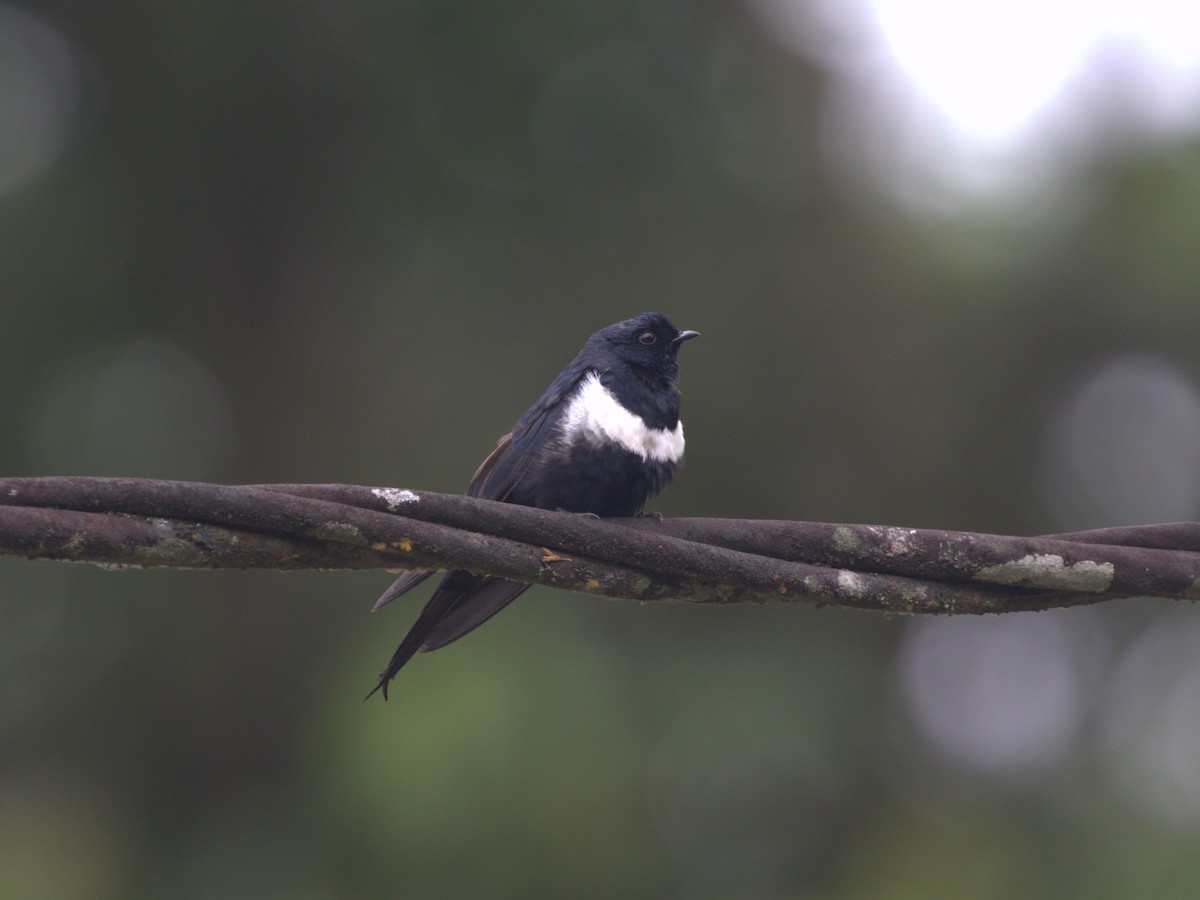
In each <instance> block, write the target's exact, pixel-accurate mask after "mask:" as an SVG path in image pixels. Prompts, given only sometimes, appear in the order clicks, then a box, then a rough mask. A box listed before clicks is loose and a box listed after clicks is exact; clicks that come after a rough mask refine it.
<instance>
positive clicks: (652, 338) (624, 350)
mask: <svg viewBox="0 0 1200 900" xmlns="http://www.w3.org/2000/svg"><path fill="white" fill-rule="evenodd" d="M699 335H700V333H699V332H697V331H680V330H679V329H678V328H676V327H675V326H674V325H672V324H671V320H670V319H668V318H667V317H666V316H664V315H663V314H662V313H656V312H652V313H642V314H641V315H640V316H634V317H633V318H632V319H626V320H625V321H623V322H618V323H617V324H616V325H609V326H608V327H607V328H604V329H601V330H600V331H598V332H596V333H595V334H594V335H592V338H591V341H589V343H591V344H593V345H594V347H595V349H596V350H597V351H598V352H599V353H601V354H603V355H605V356H608V357H612V358H615V359H616V360H618V361H620V362H622V363H625V364H626V365H629V366H632V367H633V368H635V369H641V370H644V371H647V372H651V373H654V374H661V375H667V376H670V377H673V376H674V375H675V374H676V373H677V372H678V362H677V361H676V357H677V355H678V353H679V347H680V345H681V344H682V343H683V342H684V341H687V340H691V339H692V338H694V337H699Z"/></svg>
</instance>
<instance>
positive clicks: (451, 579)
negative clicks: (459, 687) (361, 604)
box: [363, 570, 529, 700]
mask: <svg viewBox="0 0 1200 900" xmlns="http://www.w3.org/2000/svg"><path fill="white" fill-rule="evenodd" d="M430 574H432V573H430V572H409V573H406V574H405V575H402V576H401V577H400V578H399V579H397V580H396V582H395V583H393V585H392V586H391V587H390V588H388V590H387V591H386V592H385V593H384V595H383V596H382V597H380V598H379V601H378V602H377V603H376V604H375V609H378V608H379V607H380V606H383V605H385V604H386V603H390V602H391V601H392V600H394V599H395V598H396V597H399V596H400V595H401V594H402V593H404V592H405V591H408V590H410V589H411V588H413V587H415V586H416V585H418V584H420V583H421V582H422V581H424V580H425V579H426V578H428V577H429V575H430ZM402 582H403V583H402ZM528 588H529V585H528V584H526V583H524V582H521V581H509V580H507V579H505V578H494V577H492V576H490V575H485V576H480V575H472V574H471V573H469V572H465V571H461V570H460V571H455V572H450V573H448V574H447V575H446V577H445V578H443V579H442V581H441V583H440V584H439V585H438V586H437V589H436V590H435V591H434V592H433V596H432V597H430V598H429V602H428V603H426V604H425V608H424V609H422V610H421V614H420V615H419V616H417V620H416V621H415V622H414V623H413V625H412V627H411V628H410V629H409V630H408V634H406V635H405V636H404V640H402V641H401V642H400V646H399V647H397V648H396V652H395V653H394V654H392V659H391V661H390V662H389V663H388V665H387V668H386V669H384V670H383V671H382V672H381V673H380V675H379V683H378V684H377V685H375V687H374V688H372V689H371V692H370V693H369V694H367V696H366V697H364V698H363V699H364V700H369V699H370V698H371V697H372V696H374V695H375V693H376V691H379V692H382V694H383V699H384V700H386V699H387V697H388V683H389V682H391V680H392V679H393V678H395V677H396V673H398V672H399V671H400V670H401V669H402V668H404V665H405V663H407V662H408V661H409V660H410V659H412V658H413V656H414V655H416V653H417V652H418V651H421V652H427V651H430V650H438V649H440V648H442V647H445V646H446V645H447V644H452V643H454V641H456V640H458V639H459V638H460V637H462V636H463V635H465V634H468V633H470V632H472V631H474V630H475V629H476V628H478V627H479V626H480V625H482V624H483V623H484V622H486V621H487V620H488V619H490V618H491V617H492V616H494V615H495V614H496V613H498V612H500V610H502V609H504V607H506V606H508V604H510V603H512V602H513V600H515V599H517V597H519V596H520V595H521V594H523V593H524V592H525V591H526V590H527V589H528Z"/></svg>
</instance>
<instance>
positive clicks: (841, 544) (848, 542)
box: [833, 525, 860, 551]
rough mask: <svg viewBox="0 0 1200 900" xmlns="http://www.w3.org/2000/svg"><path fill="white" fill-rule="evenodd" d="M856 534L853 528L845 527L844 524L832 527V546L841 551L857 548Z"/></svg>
mask: <svg viewBox="0 0 1200 900" xmlns="http://www.w3.org/2000/svg"><path fill="white" fill-rule="evenodd" d="M859 544H860V542H859V540H858V535H857V534H855V533H854V529H853V528H847V527H846V526H845V525H839V526H838V527H837V528H835V529H833V546H834V547H836V548H837V549H838V550H841V551H848V550H857V549H858V547H859Z"/></svg>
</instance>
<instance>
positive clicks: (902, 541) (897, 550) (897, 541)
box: [883, 526, 916, 556]
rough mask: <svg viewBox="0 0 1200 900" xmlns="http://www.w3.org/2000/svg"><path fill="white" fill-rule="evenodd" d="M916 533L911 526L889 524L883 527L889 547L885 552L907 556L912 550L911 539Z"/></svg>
mask: <svg viewBox="0 0 1200 900" xmlns="http://www.w3.org/2000/svg"><path fill="white" fill-rule="evenodd" d="M914 534H916V532H915V531H914V530H913V529H911V528H896V527H894V526H889V527H886V528H884V529H883V538H884V540H885V541H886V542H887V548H886V550H885V551H884V552H886V553H887V554H888V556H905V555H906V554H908V553H911V552H912V549H913V548H912V546H911V545H910V544H909V539H910V538H912V536H913V535H914Z"/></svg>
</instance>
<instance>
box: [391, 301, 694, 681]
mask: <svg viewBox="0 0 1200 900" xmlns="http://www.w3.org/2000/svg"><path fill="white" fill-rule="evenodd" d="M693 337H696V332H694V331H680V330H679V329H677V328H676V327H675V326H674V325H672V324H671V322H670V321H669V320H668V319H667V317H666V316H664V315H662V314H661V313H643V314H642V315H640V316H635V317H634V318H632V319H626V320H625V321H623V322H618V323H617V324H615V325H610V326H609V327H608V328H604V329H601V330H600V331H598V332H596V333H595V334H594V335H592V336H591V337H590V338H588V340H587V343H585V344H584V345H583V349H581V350H580V351H579V354H578V355H577V356H576V357H575V359H573V360H572V361H571V362H570V363H569V364H568V365H567V367H566V368H565V369H563V370H562V372H560V373H559V375H558V377H557V378H555V379H554V381H553V383H552V384H551V385H550V387H548V388H547V389H546V391H545V393H543V394H542V396H541V397H540V398H538V401H537V402H536V403H535V404H534V405H533V406H531V407H530V408H529V409H528V410H527V411H526V412H525V414H524V415H523V416H521V418H520V419H519V420H518V421H517V424H516V425H515V426H514V427H513V430H512V431H511V432H510V433H509V434H506V435H505V436H504V437H502V438H501V439H500V442H499V444H497V446H496V449H495V450H493V451H492V453H491V454H490V455H489V456H488V458H487V459H485V460H484V461H483V464H482V465H481V466H480V467H479V470H478V471H477V472H476V473H475V476H474V477H473V478H472V479H471V483H470V484H469V485H468V487H467V494H468V495H469V496H472V497H484V498H488V499H492V500H502V501H504V502H507V503H517V504H521V505H523V506H535V507H539V508H542V509H562V510H567V511H569V512H578V513H592V514H595V515H598V516H633V515H638V514H639V513H641V512H642V510H643V508H644V507H645V504H646V501H647V500H648V499H649V498H650V497H652V496H653V495H654V494H657V493H658V492H659V491H661V490H662V489H663V488H664V487H666V486H667V483H668V482H669V481H670V480H671V476H672V475H674V473H675V469H676V468H677V467H678V466H679V463H680V460H682V458H683V444H684V441H683V425H682V423H681V422H680V420H679V390H678V387H677V381H678V378H679V362H678V359H677V354H678V351H679V346H680V345H681V344H682V343H683V342H684V341H686V340H688V339H689V338H693ZM431 574H433V573H432V572H408V573H406V574H404V575H402V576H401V577H400V578H398V579H397V580H396V581H395V582H394V583H393V584H392V586H391V587H390V588H388V590H387V591H386V592H385V593H384V595H383V596H382V597H380V598H379V601H378V602H377V603H376V604H375V608H376V609H378V608H379V607H381V606H383V605H385V604H387V603H390V602H391V601H392V600H394V599H395V598H396V597H399V596H400V595H401V594H403V593H405V592H406V591H408V590H410V589H411V588H413V587H415V586H416V585H418V584H420V583H421V582H422V581H424V580H425V579H426V578H428V577H429V576H430V575H431ZM527 587H529V585H527V584H524V583H522V582H516V581H507V580H505V579H502V578H494V577H491V576H478V575H472V574H470V573H469V572H465V571H462V570H459V571H454V572H450V573H448V574H447V575H446V576H445V577H444V578H443V579H442V581H441V582H440V583H439V584H438V586H437V588H436V590H435V591H434V593H433V596H432V597H430V599H429V602H428V603H427V604H426V605H425V608H424V609H423V610H422V611H421V614H420V615H419V616H418V617H417V621H416V622H415V623H414V624H413V626H412V628H411V629H409V632H408V634H407V635H405V637H404V640H403V641H402V642H401V643H400V646H399V647H398V648H397V649H396V653H395V655H393V657H392V659H391V662H390V663H388V667H387V668H386V669H385V670H384V671H383V672H382V673H381V674H380V676H379V684H377V685H376V686H375V688H374V690H372V691H371V694H374V693H375V691H380V690H381V691H382V692H383V696H384V698H385V699H386V697H387V686H388V682H390V681H391V679H392V678H394V677H395V675H396V673H397V672H399V671H400V669H401V668H402V667H403V666H404V664H405V663H406V662H408V660H409V659H411V658H412V656H413V655H414V654H415V653H416V652H417V651H418V650H426V651H427V650H436V649H438V648H439V647H444V646H446V645H447V644H449V643H451V642H452V641H455V640H457V639H458V638H460V637H462V636H463V635H464V634H466V633H467V632H469V631H471V630H473V629H474V628H476V627H478V626H479V625H481V624H483V623H484V622H485V621H487V620H488V619H489V618H491V617H492V616H493V615H495V614H496V613H497V612H499V611H500V610H501V609H503V608H504V607H505V606H507V605H508V604H509V603H511V602H512V601H513V600H514V599H516V597H517V596H518V595H519V594H521V592H523V591H524V590H525V589H526V588H527ZM371 694H368V695H367V696H368V697H369V696H371Z"/></svg>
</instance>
